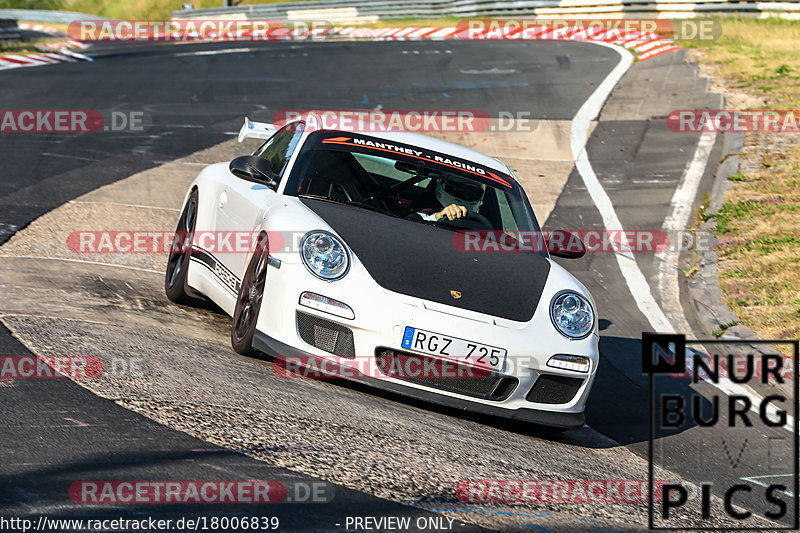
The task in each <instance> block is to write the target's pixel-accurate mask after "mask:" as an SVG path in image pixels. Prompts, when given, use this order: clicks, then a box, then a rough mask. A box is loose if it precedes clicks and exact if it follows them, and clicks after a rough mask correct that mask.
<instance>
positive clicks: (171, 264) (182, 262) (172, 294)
mask: <svg viewBox="0 0 800 533" xmlns="http://www.w3.org/2000/svg"><path fill="white" fill-rule="evenodd" d="M197 198H198V194H197V189H195V190H193V191H192V194H191V195H190V196H189V200H187V202H186V207H184V208H183V212H182V213H181V216H180V218H179V219H178V227H177V228H176V229H175V237H174V239H173V241H172V248H171V249H170V252H169V259H168V260H167V270H166V273H165V276H164V292H166V293H167V298H169V299H170V300H171V301H173V302H175V303H176V304H181V305H191V306H196V305H199V304H201V303H202V302H203V300H201V299H198V298H195V297H194V296H191V295H190V293H189V287H188V285H187V284H186V275H187V273H188V272H189V258H190V257H191V255H192V247H191V246H187V242H188V244H191V237H189V235H190V234H191V233H194V228H195V225H196V224H197V208H198V202H197Z"/></svg>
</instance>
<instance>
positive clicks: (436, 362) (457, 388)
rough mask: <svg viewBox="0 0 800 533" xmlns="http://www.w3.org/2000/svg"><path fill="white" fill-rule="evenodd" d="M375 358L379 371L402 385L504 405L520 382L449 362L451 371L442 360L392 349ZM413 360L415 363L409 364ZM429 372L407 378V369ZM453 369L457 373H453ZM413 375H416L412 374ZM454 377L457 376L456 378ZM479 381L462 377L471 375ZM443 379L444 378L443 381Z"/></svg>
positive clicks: (385, 349) (377, 350)
mask: <svg viewBox="0 0 800 533" xmlns="http://www.w3.org/2000/svg"><path fill="white" fill-rule="evenodd" d="M375 357H376V359H377V361H376V363H377V365H378V369H379V370H380V371H381V372H382V373H383V374H384V375H385V376H389V377H393V378H396V379H399V380H402V381H408V382H412V383H417V384H418V385H423V386H425V387H431V388H432V389H439V390H443V391H447V392H453V393H455V394H463V395H464V396H472V397H473V398H483V399H485V400H494V401H502V400H505V399H506V398H508V397H509V396H511V393H512V392H514V389H515V388H516V387H517V383H518V382H519V381H518V380H517V378H515V377H511V376H505V375H503V374H498V373H497V372H485V371H484V372H480V371H477V372H476V371H475V370H471V367H466V366H464V365H459V364H458V363H455V362H453V361H450V360H447V364H448V370H441V371H440V372H438V373H437V369H442V364H441V363H442V359H439V358H436V357H428V356H425V355H420V354H415V353H409V352H402V351H399V350H392V349H390V348H377V349H376V350H375ZM410 359H416V361H412V362H411V363H412V364H409V363H410V361H409V360H410ZM409 368H411V369H420V368H422V369H427V371H426V372H423V375H413V377H412V376H411V375H405V372H404V369H409ZM453 368H456V369H458V370H456V371H453ZM412 374H413V373H412ZM453 374H455V375H453ZM476 374H477V375H479V376H480V377H463V376H470V375H476ZM441 376H444V377H441Z"/></svg>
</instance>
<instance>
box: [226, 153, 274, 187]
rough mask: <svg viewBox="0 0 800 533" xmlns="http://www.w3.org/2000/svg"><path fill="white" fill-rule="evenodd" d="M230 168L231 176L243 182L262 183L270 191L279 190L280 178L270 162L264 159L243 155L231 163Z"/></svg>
mask: <svg viewBox="0 0 800 533" xmlns="http://www.w3.org/2000/svg"><path fill="white" fill-rule="evenodd" d="M228 168H229V169H230V171H231V174H233V175H234V176H236V177H238V178H242V179H243V180H247V181H253V182H255V183H260V184H262V185H266V186H267V187H269V188H270V189H277V188H278V176H276V175H275V172H274V171H273V170H272V165H271V164H270V163H269V161H268V160H267V159H264V158H263V157H258V156H257V155H243V156H240V157H237V158H236V159H234V160H233V161H231V164H230V165H229V166H228Z"/></svg>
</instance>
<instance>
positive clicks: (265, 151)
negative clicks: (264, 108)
mask: <svg viewBox="0 0 800 533" xmlns="http://www.w3.org/2000/svg"><path fill="white" fill-rule="evenodd" d="M305 127H306V125H305V123H304V122H292V123H291V124H287V125H286V126H284V127H283V128H281V129H280V130H278V131H277V132H276V133H275V135H273V136H272V137H270V138H269V140H268V141H267V142H265V143H264V144H263V145H262V146H261V148H259V149H258V150H256V154H255V155H257V156H259V157H263V158H264V159H267V160H268V161H269V163H270V165H272V170H273V171H274V172H275V174H277V175H278V178H280V177H282V176H283V171H284V170H285V169H286V163H288V162H289V158H291V157H292V152H294V149H295V148H297V143H298V142H300V137H301V135H302V134H303V130H304V129H305Z"/></svg>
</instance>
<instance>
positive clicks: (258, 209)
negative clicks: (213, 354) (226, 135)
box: [215, 122, 305, 288]
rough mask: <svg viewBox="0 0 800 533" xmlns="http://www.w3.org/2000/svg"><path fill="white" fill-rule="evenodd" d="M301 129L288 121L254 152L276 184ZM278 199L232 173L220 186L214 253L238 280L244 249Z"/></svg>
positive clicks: (295, 123)
mask: <svg viewBox="0 0 800 533" xmlns="http://www.w3.org/2000/svg"><path fill="white" fill-rule="evenodd" d="M304 128H305V125H304V123H302V122H294V123H291V124H287V125H286V126H285V127H283V128H281V129H280V130H278V131H277V132H276V133H275V134H274V135H273V136H272V137H270V138H269V139H268V140H267V141H266V142H265V143H264V144H263V145H262V146H261V147H259V149H258V150H256V151H255V153H254V155H257V156H259V157H263V158H265V159H267V160H268V161H269V162H270V164H271V165H272V170H273V172H275V174H276V175H277V176H278V183H280V181H281V180H282V179H283V178H284V171H285V169H286V166H287V163H288V161H289V159H290V157H291V156H292V153H293V152H294V150H295V149H296V148H297V144H298V142H299V140H300V137H301V136H302V133H303V130H304ZM280 201H281V199H280V196H279V195H278V194H277V193H276V192H275V191H274V190H273V189H271V188H270V187H268V186H267V185H265V184H261V183H254V182H251V181H247V180H244V179H241V178H237V177H236V176H233V175H232V174H231V176H230V178H229V179H228V180H227V182H226V184H225V185H224V186H223V187H221V190H220V191H219V201H218V202H217V216H216V228H215V229H216V236H217V243H218V250H217V253H216V254H215V255H216V256H217V259H218V260H219V261H221V262H222V264H223V265H224V266H225V268H226V269H227V270H228V271H229V272H230V273H232V274H233V275H234V276H236V278H238V279H239V280H241V279H242V275H243V273H244V270H245V268H246V266H247V265H246V262H247V258H248V257H249V254H248V253H247V252H248V250H249V249H251V247H252V244H253V243H254V240H255V237H256V235H255V233H254V232H255V231H257V230H258V229H259V228H260V227H261V226H262V222H263V220H264V218H265V215H266V213H267V211H269V209H270V208H271V207H273V206H275V205H276V204H278V203H280ZM248 245H251V246H250V247H248ZM229 288H231V287H230V286H229Z"/></svg>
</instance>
